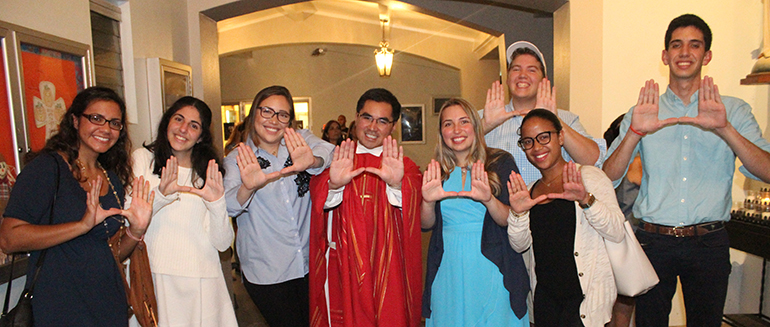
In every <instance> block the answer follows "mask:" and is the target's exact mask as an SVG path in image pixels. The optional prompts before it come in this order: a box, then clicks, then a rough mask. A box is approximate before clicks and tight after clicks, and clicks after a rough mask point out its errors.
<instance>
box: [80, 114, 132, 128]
mask: <svg viewBox="0 0 770 327" xmlns="http://www.w3.org/2000/svg"><path fill="white" fill-rule="evenodd" d="M80 116H81V117H85V118H86V119H88V121H90V122H91V124H94V125H99V126H104V124H107V123H109V124H110V125H109V126H110V129H113V130H116V131H120V130H123V121H121V120H120V118H115V119H107V118H104V116H102V115H100V114H90V115H86V114H82V115H80Z"/></svg>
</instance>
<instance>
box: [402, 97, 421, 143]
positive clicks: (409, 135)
mask: <svg viewBox="0 0 770 327" xmlns="http://www.w3.org/2000/svg"><path fill="white" fill-rule="evenodd" d="M424 109H425V106H423V105H421V104H405V105H402V106H401V143H402V144H425V128H423V124H424V122H425V110H424Z"/></svg>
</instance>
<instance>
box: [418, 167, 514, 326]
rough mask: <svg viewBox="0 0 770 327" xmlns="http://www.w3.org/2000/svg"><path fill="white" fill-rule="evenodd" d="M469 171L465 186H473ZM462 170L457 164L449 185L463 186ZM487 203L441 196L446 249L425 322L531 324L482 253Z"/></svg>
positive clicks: (451, 188)
mask: <svg viewBox="0 0 770 327" xmlns="http://www.w3.org/2000/svg"><path fill="white" fill-rule="evenodd" d="M470 183H471V178H470V173H468V176H466V181H465V190H467V191H469V190H470V189H471V187H470ZM461 188H462V172H461V169H460V167H455V169H454V171H453V172H452V173H451V174H450V175H449V179H448V180H447V181H446V182H444V189H445V190H447V191H460V190H461ZM486 212H487V209H486V207H485V206H484V205H483V204H482V203H480V202H476V201H474V200H471V199H470V198H449V199H444V200H442V201H441V216H442V219H443V228H444V230H443V236H444V255H443V256H442V257H441V265H440V266H439V268H438V273H437V274H436V279H435V281H434V282H433V286H432V293H431V294H432V297H431V311H432V314H431V316H430V318H428V319H427V320H426V321H425V326H426V327H433V326H436V327H447V326H458V327H470V326H490V327H492V326H494V327H498V326H521V327H529V314H527V315H525V316H524V317H523V318H522V319H518V318H517V317H516V315H515V314H514V313H513V310H511V303H510V300H509V294H508V290H506V289H505V287H504V286H503V275H502V274H501V273H500V270H499V269H498V268H497V266H495V264H494V263H492V262H491V261H489V259H487V258H486V257H484V255H482V254H481V230H482V226H483V222H484V215H485V214H486Z"/></svg>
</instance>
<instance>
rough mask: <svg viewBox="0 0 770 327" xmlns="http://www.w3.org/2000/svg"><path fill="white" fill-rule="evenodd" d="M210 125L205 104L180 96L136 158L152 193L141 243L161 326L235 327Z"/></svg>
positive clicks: (226, 227) (226, 223)
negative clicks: (222, 256)
mask: <svg viewBox="0 0 770 327" xmlns="http://www.w3.org/2000/svg"><path fill="white" fill-rule="evenodd" d="M210 128H211V109H209V107H208V106H207V105H206V103H204V102H203V101H201V100H199V99H196V98H193V97H183V98H181V99H179V100H177V101H176V102H175V103H174V104H173V105H172V106H171V107H170V108H169V109H168V110H167V111H166V112H165V113H164V114H163V117H162V118H161V120H160V123H159V126H158V134H157V138H156V139H155V141H154V142H153V143H151V144H150V145H145V146H144V147H143V148H139V149H137V150H136V151H134V153H133V161H134V162H133V169H134V174H137V175H144V176H145V178H147V180H148V181H149V182H150V185H151V187H153V189H154V190H155V202H154V203H153V216H152V223H151V224H150V226H149V227H148V228H147V233H146V234H145V237H146V240H145V241H146V243H147V252H148V255H149V258H150V267H151V269H152V279H153V282H154V283H155V294H156V296H157V300H158V325H159V326H175V327H176V326H180V327H182V326H185V327H202V326H217V327H219V326H238V322H237V321H236V318H235V311H234V310H233V305H232V302H231V301H230V296H229V293H228V291H227V286H226V285H225V280H224V276H223V273H222V268H221V265H220V262H219V251H224V250H227V249H228V248H229V247H230V245H231V243H232V241H233V237H234V233H233V227H232V224H231V223H230V219H229V218H228V216H227V206H226V203H225V198H224V184H223V182H222V179H223V177H222V175H223V174H224V170H223V169H221V168H220V167H221V166H220V165H219V163H220V159H219V157H218V155H217V153H216V150H215V148H214V144H213V140H212V136H211V129H210ZM227 277H228V278H230V276H227Z"/></svg>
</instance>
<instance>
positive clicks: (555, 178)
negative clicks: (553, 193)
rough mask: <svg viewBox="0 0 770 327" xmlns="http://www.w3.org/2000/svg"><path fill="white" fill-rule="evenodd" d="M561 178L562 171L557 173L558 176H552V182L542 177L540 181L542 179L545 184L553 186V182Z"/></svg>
mask: <svg viewBox="0 0 770 327" xmlns="http://www.w3.org/2000/svg"><path fill="white" fill-rule="evenodd" d="M559 178H561V173H559V175H556V177H554V178H551V181H550V182H546V181H544V180H543V179H542V178H541V179H540V181H541V182H543V184H545V186H548V187H551V184H553V182H555V181H556V180H558V179H559Z"/></svg>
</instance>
